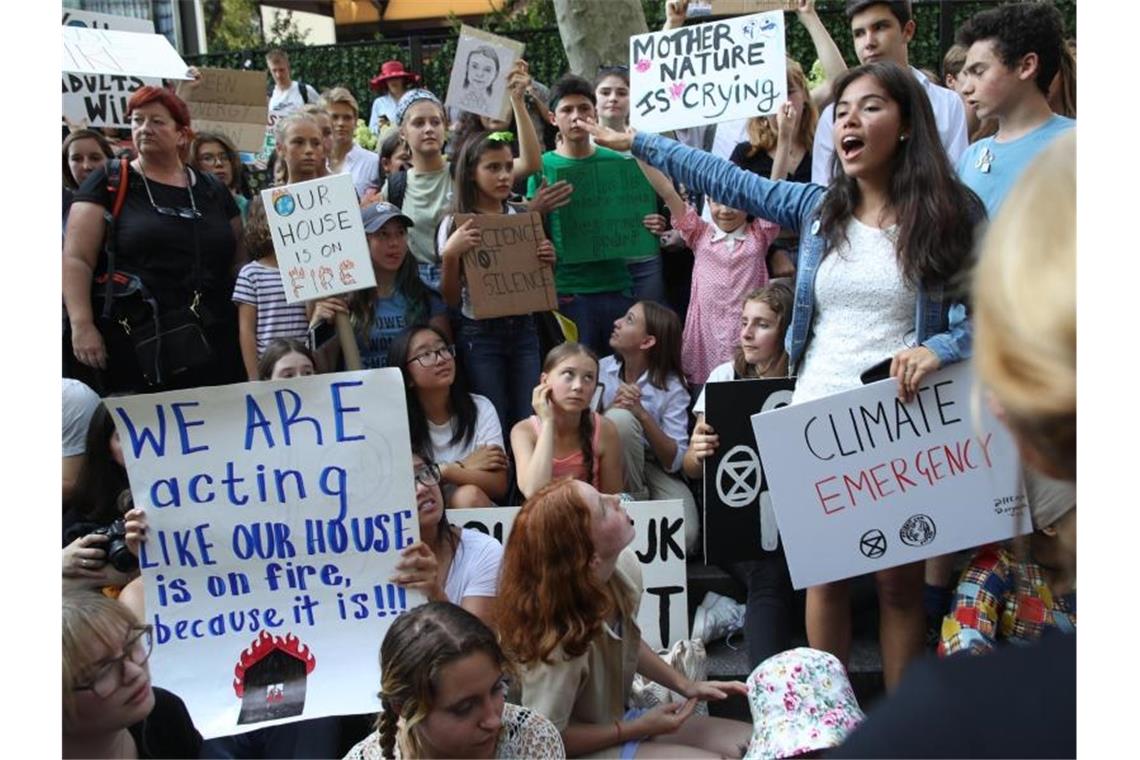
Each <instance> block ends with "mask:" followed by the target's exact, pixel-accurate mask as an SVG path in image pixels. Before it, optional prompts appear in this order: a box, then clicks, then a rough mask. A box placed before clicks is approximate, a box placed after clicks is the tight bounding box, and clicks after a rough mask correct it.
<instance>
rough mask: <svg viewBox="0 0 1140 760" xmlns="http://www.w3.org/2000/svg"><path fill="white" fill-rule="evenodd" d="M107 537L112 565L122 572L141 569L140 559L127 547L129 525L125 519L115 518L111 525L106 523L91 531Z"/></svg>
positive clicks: (108, 555) (107, 550)
mask: <svg viewBox="0 0 1140 760" xmlns="http://www.w3.org/2000/svg"><path fill="white" fill-rule="evenodd" d="M91 532H92V533H96V534H98V535H101V536H106V537H107V549H106V554H107V561H108V562H110V563H111V567H113V568H115V569H116V570H118V571H119V572H120V573H129V572H131V571H133V570H138V569H139V559H138V557H136V556H135V555H134V554H132V553H131V550H130V549H128V548H127V526H126V525H124V524H123V521H122V520H121V519H120V520H115V521H114V522H113V523H111V524H110V525H104V526H102V527H99V528H96V529H95V530H93V531H91Z"/></svg>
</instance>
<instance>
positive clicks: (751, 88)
mask: <svg viewBox="0 0 1140 760" xmlns="http://www.w3.org/2000/svg"><path fill="white" fill-rule="evenodd" d="M629 60H630V69H629V88H630V101H629V102H630V112H629V120H630V124H631V125H632V126H633V127H634V128H636V129H640V130H644V131H646V132H664V131H667V130H670V129H682V128H685V127H696V126H699V125H701V124H718V123H720V122H723V121H734V120H736V119H747V118H750V117H752V116H765V115H768V114H773V113H775V112H776V108H777V107H778V106H779V105H780V104H781V103H783V102H784V101H785V100H787V89H788V84H787V72H786V69H787V65H786V61H785V52H784V14H783V13H781V12H780V11H774V12H771V13H757V14H753V15H751V16H738V17H735V18H727V19H724V20H721V21H713V22H709V23H705V24H696V25H693V26H685V27H681V28H680V29H670V30H667V31H664V32H650V33H648V34H639V35H636V36H634V37H630V38H629Z"/></svg>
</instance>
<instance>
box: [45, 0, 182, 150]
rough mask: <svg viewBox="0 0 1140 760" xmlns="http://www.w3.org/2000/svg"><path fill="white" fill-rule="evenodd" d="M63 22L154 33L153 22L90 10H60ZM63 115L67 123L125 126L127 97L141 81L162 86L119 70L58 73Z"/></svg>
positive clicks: (90, 27) (94, 27)
mask: <svg viewBox="0 0 1140 760" xmlns="http://www.w3.org/2000/svg"><path fill="white" fill-rule="evenodd" d="M63 26H71V27H79V28H81V29H111V30H115V31H120V32H133V33H135V34H154V23H153V22H151V21H150V20H148V19H145V18H134V17H133V16H112V15H110V14H107V13H91V12H90V11H76V10H67V9H65V10H64V11H63ZM62 83H63V87H62V90H63V116H64V118H66V119H67V120H68V121H69V122H70V123H71V124H75V125H77V126H78V125H82V126H87V127H129V126H130V124H129V123H128V122H127V101H128V100H129V99H130V97H131V95H132V94H133V93H134V92H135V91H136V90H138V89H140V88H142V87H143V86H145V85H155V86H162V80H161V79H156V78H155V77H138V76H123V75H121V74H73V73H64V74H62Z"/></svg>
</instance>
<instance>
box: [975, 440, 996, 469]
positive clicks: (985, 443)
mask: <svg viewBox="0 0 1140 760" xmlns="http://www.w3.org/2000/svg"><path fill="white" fill-rule="evenodd" d="M993 437H994V434H993V433H986V437H985V439H984V440H979V441H978V443H979V444H980V445H981V447H982V456H984V457H985V458H986V468H987V469H991V470H992V469H993V466H994V463H993V461H991V460H990V440H991V439H993Z"/></svg>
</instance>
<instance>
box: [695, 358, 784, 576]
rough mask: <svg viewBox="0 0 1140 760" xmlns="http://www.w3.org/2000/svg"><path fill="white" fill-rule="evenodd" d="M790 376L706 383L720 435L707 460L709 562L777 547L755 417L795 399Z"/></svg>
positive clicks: (710, 415)
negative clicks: (753, 430)
mask: <svg viewBox="0 0 1140 760" xmlns="http://www.w3.org/2000/svg"><path fill="white" fill-rule="evenodd" d="M795 385H796V381H795V380H794V379H792V378H772V379H763V380H733V381H729V382H724V383H707V384H706V385H705V421H706V422H708V424H710V425H712V428H713V430H715V431H716V434H717V437H718V438H719V439H720V445H719V446H718V447H717V450H716V453H714V454H713V455H712V456H710V457H708V458H707V459H705V463H704V470H705V473H704V487H705V530H704V537H705V557H706V558H707V559H708V560H709V561H710V562H719V563H725V562H739V561H741V560H749V559H758V558H759V557H760V552H761V551H769V552H771V551H775V550H776V546H777V537H778V531H777V529H776V516H775V512H773V511H772V494H771V492H770V491H769V487H768V479H767V478H766V477H765V475H764V464H763V462H761V461H760V455H759V454H757V453H756V436H755V435H754V434H753V432H752V415H753V414H759V413H760V412H766V411H768V410H769V409H779V408H780V407H782V406H787V404H788V403H789V402H790V401H791V400H792V389H793V388H795Z"/></svg>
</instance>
